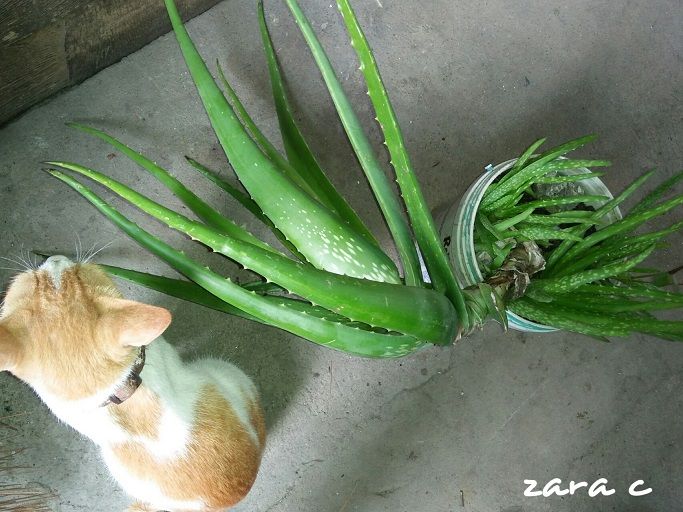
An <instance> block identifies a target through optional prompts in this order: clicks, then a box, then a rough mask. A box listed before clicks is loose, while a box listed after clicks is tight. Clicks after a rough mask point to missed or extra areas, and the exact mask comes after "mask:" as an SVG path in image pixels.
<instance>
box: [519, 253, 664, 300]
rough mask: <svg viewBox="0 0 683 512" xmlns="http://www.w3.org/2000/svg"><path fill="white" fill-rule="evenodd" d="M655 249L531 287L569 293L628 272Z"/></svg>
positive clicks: (543, 280) (537, 281) (540, 281)
mask: <svg viewBox="0 0 683 512" xmlns="http://www.w3.org/2000/svg"><path fill="white" fill-rule="evenodd" d="M654 248H655V246H654V245H651V246H650V247H649V248H648V249H646V250H645V251H643V252H642V253H640V254H638V255H636V256H634V257H632V258H628V259H626V260H624V261H620V262H616V263H610V264H608V265H604V266H602V267H601V268H597V269H591V270H584V271H582V272H577V273H575V274H572V275H568V276H564V277H553V278H549V279H538V280H536V281H534V282H533V283H532V285H531V286H533V287H538V288H539V289H540V290H542V291H544V292H546V293H560V294H561V293H569V292H570V291H572V290H574V289H576V288H578V287H579V286H581V285H584V284H587V283H592V282H595V281H601V280H603V279H607V278H609V277H614V276H617V275H619V274H623V273H624V272H627V271H628V270H630V269H631V268H633V267H635V266H636V265H638V263H640V262H641V261H643V260H644V259H645V258H647V257H648V256H649V255H650V253H652V251H653V250H654Z"/></svg>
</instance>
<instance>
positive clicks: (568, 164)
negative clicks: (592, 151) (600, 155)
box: [534, 158, 612, 182]
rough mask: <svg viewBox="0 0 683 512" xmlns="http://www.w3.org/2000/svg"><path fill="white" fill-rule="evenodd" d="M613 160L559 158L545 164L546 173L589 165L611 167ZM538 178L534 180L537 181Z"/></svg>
mask: <svg viewBox="0 0 683 512" xmlns="http://www.w3.org/2000/svg"><path fill="white" fill-rule="evenodd" d="M610 165H612V162H610V161H609V160H572V159H570V158H558V159H557V160H554V161H552V162H549V163H547V164H545V165H544V166H543V169H544V170H545V171H546V174H547V173H549V172H555V171H564V170H567V169H581V168H588V167H609V166H610ZM574 176H585V175H584V174H577V175H574ZM535 181H536V180H534V182H535Z"/></svg>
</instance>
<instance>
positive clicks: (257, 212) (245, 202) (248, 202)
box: [185, 155, 272, 225]
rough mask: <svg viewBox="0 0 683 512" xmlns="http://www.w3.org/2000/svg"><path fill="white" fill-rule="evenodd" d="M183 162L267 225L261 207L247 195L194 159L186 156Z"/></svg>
mask: <svg viewBox="0 0 683 512" xmlns="http://www.w3.org/2000/svg"><path fill="white" fill-rule="evenodd" d="M185 160H187V163H189V164H190V165H191V166H192V167H194V168H195V169H196V170H197V171H199V172H200V173H202V174H203V175H204V176H205V177H206V178H208V179H209V180H211V181H212V182H213V183H214V184H216V185H218V186H219V187H220V188H221V189H223V190H224V191H225V192H227V193H228V194H230V195H231V196H232V197H233V199H235V200H236V201H237V202H238V203H240V204H241V205H242V206H244V207H245V208H246V209H247V210H249V212H250V213H251V214H252V215H253V216H254V217H256V218H257V219H258V220H260V221H261V222H263V223H264V224H268V223H269V222H270V221H269V220H268V217H266V216H265V215H263V211H262V210H261V207H260V206H259V205H258V204H257V203H256V201H254V200H253V199H252V198H251V197H249V195H248V194H245V193H244V192H242V191H241V190H240V189H238V188H237V187H235V186H233V185H232V184H231V183H230V182H229V181H227V180H225V179H223V178H222V177H221V176H220V174H219V173H217V172H216V171H214V170H212V169H209V168H208V167H207V166H205V165H204V164H202V163H201V162H198V161H197V160H195V159H194V158H192V157H189V156H187V155H186V156H185ZM271 225H272V223H271Z"/></svg>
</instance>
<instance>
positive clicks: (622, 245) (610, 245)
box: [556, 221, 683, 276]
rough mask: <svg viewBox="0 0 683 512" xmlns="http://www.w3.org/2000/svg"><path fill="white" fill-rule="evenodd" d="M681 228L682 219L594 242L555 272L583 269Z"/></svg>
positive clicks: (635, 248)
mask: <svg viewBox="0 0 683 512" xmlns="http://www.w3.org/2000/svg"><path fill="white" fill-rule="evenodd" d="M682 228H683V221H681V222H677V223H675V224H672V225H671V226H669V227H668V228H666V229H661V230H659V231H653V232H651V233H645V234H643V235H637V236H630V237H612V238H609V239H607V240H604V241H603V243H600V244H596V246H594V247H592V248H591V249H589V250H588V251H586V253H585V254H584V255H583V256H582V257H581V258H579V259H578V260H574V261H572V262H571V263H569V264H568V265H566V266H564V267H563V269H562V271H561V272H557V273H556V275H557V276H561V275H567V274H569V273H571V272H573V271H576V270H583V269H584V268H587V267H588V266H590V265H591V264H593V263H596V262H597V261H599V260H602V259H604V258H605V257H611V258H618V257H620V256H623V255H625V254H628V253H629V252H637V251H638V250H640V249H642V248H644V247H646V246H648V245H649V244H652V243H655V242H657V241H659V240H661V239H662V238H664V237H665V236H667V235H669V234H671V233H674V232H676V231H679V230H680V229H682Z"/></svg>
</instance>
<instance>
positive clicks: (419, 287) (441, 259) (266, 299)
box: [48, 0, 472, 357]
mask: <svg viewBox="0 0 683 512" xmlns="http://www.w3.org/2000/svg"><path fill="white" fill-rule="evenodd" d="M286 3H287V6H288V7H289V9H290V11H291V13H292V15H293V16H294V18H295V20H296V22H297V25H298V26H299V28H300V30H301V33H302V34H303V36H304V39H305V40H306V42H307V44H308V46H309V47H310V49H311V52H312V54H313V57H314V59H315V61H316V63H317V65H318V68H319V70H320V72H321V74H322V76H323V78H324V80H325V83H326V85H327V88H328V90H329V92H330V95H331V97H332V99H333V101H334V104H335V106H336V108H337V112H338V114H339V117H340V119H341V121H342V124H343V126H344V128H345V131H346V134H347V136H348V138H349V140H350V142H351V144H352V146H353V149H354V151H355V154H356V157H357V158H358V161H359V162H360V165H361V167H362V169H363V171H364V173H365V176H366V177H367V179H368V182H369V184H370V187H371V189H372V191H373V193H374V196H375V198H376V200H377V204H378V205H379V208H380V210H381V212H382V214H383V216H384V219H385V220H386V223H387V226H388V228H389V231H390V233H391V235H392V238H393V241H394V242H395V245H396V249H397V252H398V256H399V263H400V266H397V265H396V264H395V263H394V262H393V261H392V259H391V258H389V256H387V254H386V253H385V252H384V251H383V250H382V248H381V247H380V246H379V244H378V242H377V240H376V239H375V237H374V236H373V234H372V233H371V232H370V230H369V229H368V228H367V227H366V226H365V224H364V223H363V221H362V220H361V219H360V218H359V216H358V215H357V214H356V213H355V212H354V211H353V210H352V209H351V207H350V206H349V205H348V203H347V202H346V200H345V199H344V198H343V197H342V196H341V195H340V194H339V193H338V192H337V190H336V189H335V187H334V186H333V185H332V184H331V183H330V181H329V180H328V179H327V177H326V176H325V174H324V172H323V170H322V169H321V167H320V165H319V163H318V161H317V159H316V158H315V156H314V155H313V153H312V152H311V150H310V148H309V145H308V143H307V142H306V140H305V139H304V138H303V136H302V134H301V132H300V130H299V128H298V126H297V124H296V122H295V121H294V118H293V116H292V113H291V109H290V106H289V100H288V97H287V94H286V91H285V88H284V85H283V80H282V76H281V71H280V67H279V63H278V60H277V56H276V54H275V51H274V47H273V44H272V41H271V38H270V34H269V32H268V28H267V26H266V22H265V15H264V11H263V5H262V3H259V6H258V10H259V24H260V31H261V35H262V39H263V44H264V48H265V52H266V59H267V64H268V70H269V74H270V79H271V84H272V89H273V96H274V99H275V106H276V110H277V115H278V120H279V124H280V131H281V136H282V141H283V145H284V148H285V154H284V155H283V154H281V153H280V152H278V151H277V149H276V148H275V146H274V145H273V144H272V143H271V142H270V141H269V140H268V139H267V138H266V137H265V136H264V135H263V134H262V132H261V131H260V130H259V128H258V127H257V125H256V123H255V122H254V121H253V120H252V119H251V117H250V116H249V114H248V112H247V111H246V109H245V108H244V106H243V105H242V103H241V102H240V100H239V98H238V97H237V95H236V94H235V92H234V90H233V89H232V87H231V86H230V84H229V83H228V81H227V80H226V79H225V76H224V73H223V71H222V70H221V69H220V66H219V67H218V76H219V81H218V82H217V81H216V80H215V79H214V78H213V76H212V75H211V73H210V72H209V70H208V68H207V66H206V64H205V62H204V61H203V60H202V58H201V56H200V55H199V53H198V52H197V50H196V48H195V46H194V44H193V42H192V40H191V39H190V37H189V35H188V33H187V31H186V29H185V27H184V26H183V24H182V22H181V19H180V16H179V13H178V11H177V9H176V6H175V4H174V2H173V0H165V4H166V8H167V10H168V14H169V16H170V19H171V22H172V26H173V30H174V32H175V35H176V38H177V40H178V43H179V45H180V49H181V51H182V54H183V57H184V59H185V62H186V64H187V67H188V69H189V70H190V74H191V75H192V79H193V81H194V83H195V85H196V87H197V91H198V92H199V95H200V97H201V99H202V102H203V104H204V107H205V109H206V112H207V114H208V117H209V120H210V122H211V125H212V127H213V129H214V131H215V133H216V136H217V138H218V140H219V142H220V144H221V146H222V147H223V149H224V151H225V154H226V155H227V157H228V161H229V163H230V165H231V166H232V168H233V170H234V172H235V174H236V176H237V178H238V180H239V182H240V183H241V185H242V186H243V187H244V191H241V190H239V189H237V188H236V187H235V186H233V185H231V184H230V183H229V182H228V181H227V180H226V179H225V178H223V177H222V176H220V175H219V174H218V173H216V172H214V171H212V170H210V169H208V168H207V167H205V166H204V165H202V164H201V163H199V162H197V161H196V160H194V159H192V158H189V157H188V162H189V163H190V164H191V165H192V167H194V168H195V169H196V170H197V171H199V172H200V173H201V174H202V175H204V176H206V177H207V178H208V179H210V180H211V181H212V182H213V183H215V184H216V185H218V186H220V187H221V188H223V189H224V190H225V191H227V192H228V193H229V194H231V195H232V196H233V197H234V198H235V199H236V200H237V201H239V202H240V203H241V204H242V205H243V206H244V207H245V208H247V209H248V210H249V211H250V212H251V213H252V214H253V215H254V217H255V218H256V219H258V220H260V221H261V222H263V223H264V224H265V225H266V226H268V227H269V228H270V229H271V230H272V231H273V232H274V234H275V235H276V236H277V237H278V239H279V240H280V241H281V242H282V246H283V248H285V249H286V250H287V251H289V254H286V253H284V252H282V251H281V250H280V249H278V248H276V247H274V246H272V245H270V244H268V243H266V242H265V241H263V240H261V239H259V238H257V237H255V236H254V235H252V234H251V233H250V232H249V231H247V230H246V229H244V228H242V227H240V226H238V225H237V224H236V223H235V222H233V221H232V220H231V219H229V218H227V217H225V216H224V215H222V214H221V213H220V212H219V211H218V210H217V209H215V208H214V207H212V206H211V205H209V204H207V203H206V202H204V201H203V200H201V199H200V198H199V197H197V196H196V195H195V194H194V193H193V192H192V191H190V190H189V189H188V188H187V187H185V186H184V185H183V184H182V183H181V182H180V181H179V180H178V179H176V178H175V177H173V176H172V175H171V174H170V173H169V172H168V171H167V170H166V169H163V168H162V167H160V166H159V165H157V164H156V163H154V162H153V160H152V159H150V158H147V157H146V156H143V155H141V154H139V153H138V152H136V151H135V150H134V149H132V148H131V147H129V146H127V145H126V144H125V143H124V142H122V141H119V140H117V139H115V138H114V137H112V136H110V135H108V134H106V133H104V132H102V131H100V130H98V129H96V128H93V127H89V126H83V125H79V124H71V126H72V127H73V128H76V129H79V130H81V131H84V132H86V133H89V134H91V135H94V136H96V137H99V138H100V139H102V140H104V141H106V142H107V143H109V144H111V145H112V146H113V147H114V148H116V149H117V150H119V151H121V152H122V153H123V154H124V155H126V156H127V157H129V158H130V159H131V160H133V161H134V162H135V163H137V164H138V165H140V166H141V167H142V168H144V169H145V170H146V171H148V172H150V173H151V174H152V175H153V176H155V177H156V178H157V179H158V180H159V181H160V182H161V183H163V184H164V185H165V186H166V187H168V188H169V189H170V190H171V191H172V192H173V193H174V194H175V195H176V196H177V197H178V198H179V199H180V200H181V201H182V202H183V203H184V204H185V205H186V206H187V207H188V208H189V209H190V210H191V211H192V212H193V213H194V214H195V216H196V217H197V219H198V220H195V219H191V218H189V217H187V216H184V215H181V214H180V213H178V212H176V211H173V210H171V209H169V208H166V207H164V206H163V205H161V204H159V203H158V202H156V201H154V200H152V199H151V198H149V197H146V196H144V195H143V194H140V193H138V192H136V191H135V190H133V189H131V188H130V187H128V186H126V185H125V184H123V183H120V182H118V181H116V180H113V179H111V178H109V177H107V176H105V175H103V174H102V173H100V172H98V171H96V170H94V169H89V168H86V167H84V166H81V165H79V164H77V163H71V162H64V161H53V162H48V164H49V165H51V166H52V168H51V169H50V170H49V172H50V173H51V174H52V175H54V176H55V177H57V178H59V179H60V180H62V181H63V182H65V183H66V184H68V185H69V186H71V187H72V188H74V189H75V190H76V191H77V192H79V193H80V194H81V195H82V196H83V197H85V198H86V199H87V200H89V201H90V202H91V203H92V204H93V205H94V206H95V207H96V208H97V209H98V210H100V212H102V213H103V214H104V215H105V216H106V217H107V218H108V219H109V220H111V221H112V222H114V223H115V224H116V225H117V226H118V227H119V228H120V229H122V230H123V231H124V232H125V233H127V234H128V235H129V236H131V237H132V238H133V239H134V240H135V241H136V242H138V243H139V244H140V245H142V246H143V247H145V248H146V249H148V250H149V251H151V252H152V253H154V254H155V255H157V256H159V257H160V258H161V259H163V260H164V261H166V262H167V263H169V264H170V265H171V266H172V267H173V268H174V269H176V270H177V271H178V272H180V273H181V274H183V275H184V276H185V277H186V278H187V279H188V280H180V279H170V278H165V277H161V276H153V275H149V274H143V273H140V272H135V271H132V270H127V269H120V268H114V267H107V268H108V270H109V271H110V272H111V273H112V274H114V275H118V276H120V277H122V278H126V279H129V280H132V281H134V282H137V283H140V284H143V285H146V286H149V287H151V288H154V289H157V290H161V291H164V292H166V293H170V294H172V295H175V296H177V297H181V298H184V299H187V300H191V301H193V302H196V303H199V304H202V305H205V306H207V307H212V308H214V309H219V310H222V311H225V312H228V313H232V314H236V315H240V316H244V317H246V318H249V319H252V320H256V321H260V322H263V323H266V324H269V325H273V326H276V327H280V328H283V329H286V330H288V331H290V332H292V333H294V334H297V335H299V336H302V337H304V338H306V339H309V340H311V341H313V342H315V343H319V344H322V345H326V346H329V347H331V348H335V349H339V350H343V351H346V352H349V353H353V354H358V355H364V356H377V357H397V356H402V355H405V354H408V353H411V352H413V351H414V350H416V349H418V348H420V347H422V346H423V345H425V344H426V343H432V344H442V345H443V344H447V343H450V342H451V341H452V340H453V339H454V338H456V337H457V336H458V335H459V334H460V333H462V332H466V331H469V330H470V329H471V328H472V325H471V324H470V322H469V320H468V313H467V307H466V303H465V299H464V297H463V293H462V292H461V290H460V288H459V287H458V286H457V284H456V281H455V278H454V276H453V273H452V271H451V269H450V267H449V265H448V261H447V258H446V255H445V253H444V250H443V248H442V247H441V244H440V240H439V236H438V234H437V232H436V230H435V227H434V222H433V219H432V217H431V215H430V213H429V210H428V207H427V206H426V203H425V201H424V198H423V196H422V193H421V191H420V188H419V185H418V183H417V179H416V177H415V173H414V171H413V169H412V167H411V164H410V160H409V158H408V155H407V153H406V150H405V147H404V144H403V139H402V135H401V131H400V129H399V126H398V124H397V122H396V118H395V115H394V112H393V109H392V107H391V104H390V102H389V98H388V96H387V93H386V90H385V88H384V86H383V84H382V81H381V78H380V75H379V72H378V69H377V66H376V63H375V61H374V58H373V56H372V53H371V51H370V48H369V46H368V43H367V41H366V39H365V37H364V35H363V32H362V30H361V28H360V26H359V24H358V22H357V19H356V17H355V15H354V13H353V10H352V9H351V6H350V5H349V3H348V0H339V2H338V7H339V10H340V12H341V14H342V18H343V20H344V23H345V25H346V28H347V29H348V33H349V36H350V39H351V43H352V46H353V47H354V48H355V50H356V52H357V55H358V58H359V61H360V69H361V70H362V72H363V75H364V77H365V80H366V82H367V85H368V91H369V95H370V98H371V100H372V104H373V106H374V108H375V111H376V115H377V120H378V122H379V124H380V126H381V127H382V130H383V133H384V137H385V141H386V146H387V149H388V151H389V154H390V157H391V163H392V165H393V166H394V169H395V172H396V181H397V183H398V185H399V188H400V192H401V196H400V198H399V197H398V196H397V195H396V194H395V193H394V192H393V188H392V187H393V185H392V183H391V182H390V181H389V179H388V178H387V177H386V175H385V173H384V171H383V169H382V166H381V164H380V162H379V161H378V160H377V158H376V156H375V154H374V151H373V149H372V147H371V145H370V142H369V140H368V139H367V136H366V135H365V133H364V131H363V129H362V126H361V123H360V121H359V119H358V118H357V117H356V114H355V113H354V111H353V108H352V106H351V104H350V102H349V100H348V98H347V96H346V95H345V93H344V91H343V89H342V87H341V84H340V82H339V79H338V78H337V76H336V74H335V72H334V70H333V69H332V66H331V64H330V62H329V60H328V58H327V56H326V54H325V51H324V49H323V48H322V46H321V45H320V43H319V41H318V39H317V37H316V35H315V33H314V31H313V30H312V28H311V26H310V23H309V22H308V20H307V19H306V17H305V15H304V14H303V11H302V10H301V8H300V7H299V5H298V3H297V2H296V0H286ZM219 83H222V85H223V89H224V91H223V90H221V88H220V87H219ZM56 168H59V169H60V170H57V169H56ZM64 171H71V173H72V174H69V173H66V172H64ZM73 174H76V175H79V176H81V177H85V178H88V179H90V180H93V181H95V182H97V183H99V184H101V185H103V186H104V187H106V188H108V189H109V190H111V191H112V192H114V193H116V194H118V195H119V196H121V197H122V198H124V199H126V200H127V201H129V202H130V203H132V204H133V205H135V206H136V207H138V208H139V209H141V210H142V211H144V212H145V213H147V214H149V215H151V216H152V217H154V218H156V219H158V220H159V221H161V222H163V223H165V224H166V225H167V226H168V227H170V228H172V229H175V230H178V231H180V232H182V233H185V234H186V235H188V236H189V237H191V238H192V239H193V240H195V241H197V242H199V243H201V244H203V245H205V246H207V247H209V248H210V249H212V250H213V251H214V252H216V253H220V254H222V255H224V256H226V257H228V258H230V259H232V260H234V261H236V262H238V263H239V264H241V265H243V266H244V267H245V268H247V269H249V270H251V271H253V272H254V273H256V274H258V275H259V276H260V277H261V279H259V280H257V281H255V282H254V283H247V284H242V285H241V284H238V283H236V282H233V281H232V280H230V279H229V278H226V277H224V276H221V275H219V274H217V273H216V272H214V271H212V270H211V269H210V268H209V267H208V266H206V265H205V264H204V263H199V262H197V261H193V260H192V259H190V258H188V257H187V256H185V255H184V254H183V253H182V252H181V251H179V250H177V249H175V248H173V247H171V246H170V245H168V244H167V243H165V242H164V241H162V240H160V239H159V238H157V237H154V236H153V235H151V234H150V233H148V232H147V231H145V230H143V229H142V228H140V227H139V226H137V225H136V224H135V223H133V222H132V221H131V220H130V219H128V218H126V217H124V216H123V215H122V214H121V213H120V212H119V211H117V210H116V209H115V208H114V207H112V206H111V205H110V204H108V203H107V202H106V201H105V200H103V199H102V198H100V197H99V196H97V195H96V194H95V193H94V192H93V191H92V190H91V189H90V188H88V187H86V186H85V185H84V184H82V183H81V182H79V181H78V180H77V179H75V178H74V177H73ZM401 198H402V201H401ZM418 250H419V252H420V254H421V256H422V257H423V258H424V261H425V264H426V267H427V269H428V272H429V279H428V280H426V281H427V282H425V279H424V278H423V274H422V270H421V267H420V260H419V256H418Z"/></svg>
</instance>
